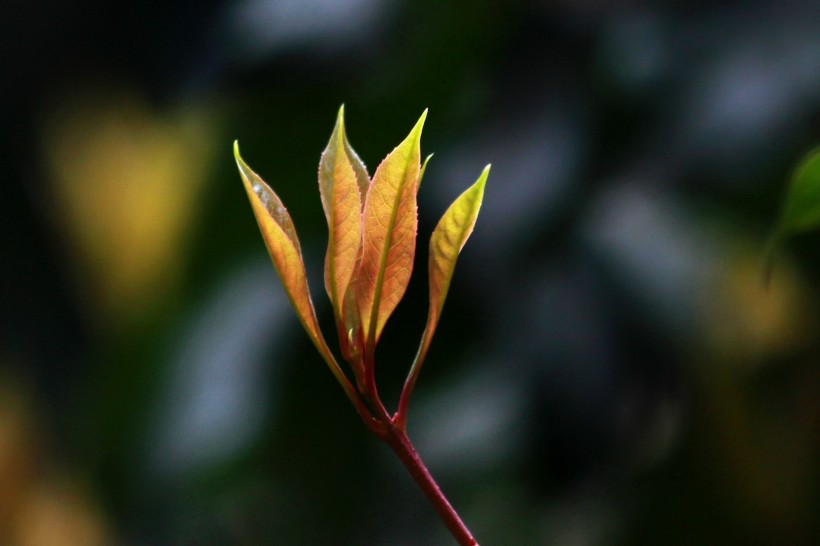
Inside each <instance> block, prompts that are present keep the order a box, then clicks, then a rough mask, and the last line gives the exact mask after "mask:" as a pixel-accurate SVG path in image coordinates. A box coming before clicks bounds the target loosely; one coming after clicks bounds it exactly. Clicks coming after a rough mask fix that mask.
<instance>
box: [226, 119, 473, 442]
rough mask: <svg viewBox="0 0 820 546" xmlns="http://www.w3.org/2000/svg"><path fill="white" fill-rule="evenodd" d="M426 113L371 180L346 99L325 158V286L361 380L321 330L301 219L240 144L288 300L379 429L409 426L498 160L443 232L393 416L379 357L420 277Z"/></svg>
mask: <svg viewBox="0 0 820 546" xmlns="http://www.w3.org/2000/svg"><path fill="white" fill-rule="evenodd" d="M426 117H427V111H425V112H424V113H423V114H422V116H421V118H420V119H419V120H418V122H417V123H416V125H415V126H414V127H413V129H412V130H411V131H410V134H409V135H408V136H407V138H405V140H404V141H403V142H402V143H401V144H399V145H398V146H397V147H396V148H395V149H394V150H393V151H392V152H390V154H388V155H387V157H386V158H385V159H384V160H383V161H382V163H381V164H380V165H379V166H378V168H377V169H376V172H375V173H374V175H373V177H372V178H371V177H370V176H369V175H368V172H367V169H366V167H365V165H364V163H363V162H362V161H361V159H359V156H358V155H357V154H356V152H355V151H354V150H353V148H352V147H351V145H350V143H349V142H348V139H347V133H346V131H345V125H344V106H342V108H340V109H339V114H338V117H337V120H336V126H335V128H334V130H333V134H332V135H331V137H330V141H329V142H328V145H327V148H326V149H325V151H324V152H323V154H322V157H321V160H320V163H319V190H320V194H321V200H322V206H323V208H324V211H325V216H326V217H327V224H328V246H327V255H326V258H325V272H324V273H325V275H324V281H325V282H324V284H325V290H326V291H327V295H328V297H329V298H330V302H331V304H332V306H333V313H334V318H335V322H336V328H337V332H338V340H339V346H340V350H341V355H342V358H343V359H344V361H345V362H347V364H348V365H349V367H350V370H351V372H352V374H353V377H354V378H355V387H354V384H353V383H352V382H351V381H350V380H349V379H348V377H347V375H346V374H345V373H344V372H343V371H342V369H341V367H340V366H339V364H338V363H337V361H336V358H335V357H334V355H333V353H332V352H331V350H330V349H329V348H328V345H327V343H326V341H325V338H324V336H323V335H322V332H321V330H320V329H319V324H318V321H317V319H316V312H315V311H314V308H313V304H312V302H311V298H310V292H309V289H308V285H307V276H306V273H305V265H304V262H303V260H302V254H301V249H300V246H299V239H298V238H297V236H296V230H295V228H294V225H293V221H292V220H291V217H290V215H289V214H288V212H287V210H286V209H285V207H284V205H283V204H282V201H281V200H280V199H279V197H278V196H277V195H276V193H274V191H273V190H272V189H271V188H270V187H269V186H268V185H267V184H266V183H265V182H264V181H263V180H262V179H261V178H260V177H259V175H257V174H256V173H255V172H254V171H252V170H251V169H250V167H248V165H247V164H246V163H245V162H244V161H243V160H242V158H241V156H240V155H239V147H238V143H235V144H234V155H235V157H236V161H237V165H238V166H239V171H240V173H241V175H242V180H243V182H244V185H245V189H246V191H247V194H248V198H249V199H250V202H251V205H252V207H253V211H254V214H255V216H256V220H257V222H258V224H259V227H260V229H261V231H262V236H263V238H264V240H265V244H266V245H267V248H268V252H269V253H270V256H271V258H272V260H273V263H274V265H275V267H276V270H277V272H278V273H279V277H280V278H281V280H282V284H283V285H284V287H285V291H286V292H287V295H288V298H289V299H290V302H291V303H292V304H293V307H294V308H295V309H296V312H297V314H298V316H299V320H300V321H301V323H302V325H303V326H304V328H305V330H306V331H307V333H308V335H309V336H310V339H311V340H312V341H313V343H314V345H315V346H316V348H317V349H318V350H319V353H320V354H321V355H322V357H323V358H324V360H325V361H326V362H327V364H328V366H329V367H330V370H331V372H333V374H334V376H335V377H336V379H337V380H338V381H339V383H340V384H341V386H342V388H343V389H344V390H345V393H346V394H347V396H348V397H349V398H350V400H351V402H353V405H354V406H355V407H356V409H357V411H358V412H359V414H360V415H361V416H362V418H363V419H364V420H365V423H366V424H367V425H368V426H369V427H370V429H371V430H372V431H373V432H374V433H376V434H377V435H379V436H384V435H385V434H386V433H387V430H388V429H389V428H395V427H398V428H399V429H401V430H404V427H405V420H406V414H407V405H408V402H409V399H410V396H411V394H412V391H413V388H414V385H415V382H416V379H417V377H418V374H419V370H420V368H421V365H422V362H423V361H424V358H425V356H426V354H427V350H428V348H429V346H430V342H431V340H432V337H433V334H434V332H435V330H436V326H437V324H438V321H439V317H440V316H441V311H442V308H443V306H444V301H445V298H446V297H447V292H448V289H449V287H450V281H451V279H452V277H453V272H454V270H455V265H456V260H457V258H458V254H459V252H460V251H461V248H462V247H463V246H464V243H465V242H466V241H467V238H468V237H469V236H470V234H471V233H472V230H473V227H474V225H475V221H476V217H477V215H478V211H479V208H480V206H481V202H482V198H483V195H484V186H485V183H486V180H487V176H488V174H489V165H488V166H487V167H486V168H485V169H484V171H483V172H482V173H481V175H480V176H479V178H478V180H477V181H476V182H475V183H474V184H473V185H472V186H470V187H469V188H468V189H467V190H466V191H465V192H464V193H462V194H461V195H460V196H459V197H458V198H457V199H456V200H455V202H454V203H453V204H452V205H451V206H450V207H449V209H448V210H447V211H446V212H445V213H444V216H443V217H442V218H441V220H440V221H439V223H438V225H437V226H436V228H435V230H434V231H433V234H432V237H431V239H430V251H429V265H428V270H429V271H428V273H429V288H430V301H429V306H430V307H429V313H428V318H427V325H426V328H425V330H424V333H423V334H422V339H421V343H420V346H419V349H418V353H417V355H416V358H415V360H414V362H413V364H412V366H411V368H410V372H409V374H408V377H407V380H406V382H405V386H404V389H403V391H402V395H401V399H400V401H399V406H398V410H397V411H396V412H395V414H394V415H392V416H389V415H388V414H387V412H386V410H385V408H384V405H383V404H382V402H381V400H380V399H379V396H378V393H377V389H376V384H375V375H374V355H375V349H376V346H377V344H378V342H379V338H380V336H381V334H382V331H383V329H384V326H385V323H386V322H387V320H388V319H389V318H390V315H391V314H392V313H393V311H394V310H395V309H396V306H397V305H398V303H399V301H400V300H401V298H402V297H403V296H404V293H405V291H406V289H407V285H408V283H409V281H410V274H411V271H412V267H413V257H414V254H415V250H416V233H417V227H418V212H417V198H416V196H417V192H418V189H419V185H420V183H421V180H422V177H423V175H424V171H425V168H426V166H427V161H428V160H429V159H430V157H427V159H426V160H425V161H424V164H423V165H422V164H421V152H420V139H421V132H422V127H423V125H424V121H425V118H426Z"/></svg>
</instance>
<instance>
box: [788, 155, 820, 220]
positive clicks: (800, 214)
mask: <svg viewBox="0 0 820 546" xmlns="http://www.w3.org/2000/svg"><path fill="white" fill-rule="evenodd" d="M783 205H784V206H783V213H782V216H781V218H780V224H779V226H778V231H779V232H780V233H781V234H782V235H783V236H789V235H794V234H796V233H800V232H803V231H808V230H811V229H815V228H817V227H820V148H816V149H814V150H813V151H812V152H810V153H809V154H808V155H807V156H806V157H804V158H803V160H802V161H801V162H800V165H799V166H798V167H797V170H796V171H795V173H794V175H793V177H792V181H791V185H790V186H789V192H788V194H787V196H786V201H785V203H784V204H783Z"/></svg>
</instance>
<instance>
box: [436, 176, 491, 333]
mask: <svg viewBox="0 0 820 546" xmlns="http://www.w3.org/2000/svg"><path fill="white" fill-rule="evenodd" d="M489 174H490V166H489V165H487V166H486V167H484V170H483V171H482V172H481V175H480V176H479V177H478V180H476V181H475V183H474V184H473V185H472V186H470V187H469V188H467V190H466V191H464V193H462V194H461V195H460V196H458V198H457V199H456V200H455V201H453V204H452V205H450V208H448V209H447V211H446V212H445V213H444V216H442V217H441V220H439V222H438V225H436V229H434V230H433V235H432V236H431V237H430V255H429V258H428V273H429V275H430V310H429V312H428V317H427V330H428V331H429V334H428V337H432V335H433V331H434V330H435V328H436V326H437V325H438V320H439V317H440V316H441V310H442V308H443V307H444V300H445V299H446V298H447V292H448V291H449V290H450V281H452V279H453V273H454V272H455V270H456V261H457V260H458V255H459V253H460V252H461V249H462V248H464V244H465V243H466V242H467V239H468V238H469V237H470V234H471V233H472V232H473V228H474V227H475V222H476V218H478V211H479V209H480V208H481V202H482V200H483V199H484V186H485V184H486V183H487V176H489ZM428 343H429V341H428Z"/></svg>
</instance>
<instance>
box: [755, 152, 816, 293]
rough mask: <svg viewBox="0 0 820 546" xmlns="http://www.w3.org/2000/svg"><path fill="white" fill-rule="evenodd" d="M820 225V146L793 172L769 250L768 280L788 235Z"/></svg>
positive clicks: (766, 273) (765, 276) (767, 261)
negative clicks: (775, 259)
mask: <svg viewBox="0 0 820 546" xmlns="http://www.w3.org/2000/svg"><path fill="white" fill-rule="evenodd" d="M818 227H820V148H815V149H814V150H812V151H811V152H809V154H808V155H807V156H806V157H805V158H803V160H802V161H801V162H800V164H799V165H798V167H797V169H796V170H795V172H794V175H792V180H791V184H790V185H789V189H788V193H787V194H786V200H785V202H784V203H783V210H782V212H781V214H780V219H779V220H778V223H777V224H776V226H775V229H774V232H773V233H772V235H771V237H770V239H769V243H768V248H767V251H766V254H767V256H766V262H765V265H764V279H765V280H768V278H769V276H770V274H771V269H772V266H773V262H774V257H775V254H776V252H777V250H778V249H779V247H780V245H782V244H783V241H785V240H786V239H787V238H788V237H790V236H792V235H796V234H798V233H801V232H804V231H809V230H811V229H815V228H818Z"/></svg>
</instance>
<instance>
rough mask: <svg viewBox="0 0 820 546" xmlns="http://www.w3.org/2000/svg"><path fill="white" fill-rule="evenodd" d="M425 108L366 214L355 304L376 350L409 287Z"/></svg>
mask: <svg viewBox="0 0 820 546" xmlns="http://www.w3.org/2000/svg"><path fill="white" fill-rule="evenodd" d="M426 117H427V110H425V111H424V113H423V114H422V115H421V118H420V119H419V121H418V122H417V123H416V125H415V127H413V129H412V130H411V131H410V134H409V135H408V136H407V138H406V139H405V140H404V142H402V143H401V144H399V145H398V146H397V147H396V149H394V150H393V151H392V152H390V154H389V155H388V156H387V157H386V158H385V159H384V161H382V163H381V164H380V165H379V167H378V168H377V169H376V173H375V174H374V175H373V181H372V182H371V184H370V189H369V190H368V192H367V198H366V200H365V205H364V213H363V233H364V235H363V246H362V263H361V269H360V271H359V275H358V279H357V303H358V307H359V312H360V314H361V324H362V328H363V331H364V333H365V340H366V347H367V348H368V349H369V350H370V351H372V350H373V348H374V347H375V346H376V343H377V341H378V338H379V336H380V335H381V332H382V329H383V328H384V324H385V322H386V321H387V319H388V318H389V317H390V315H391V314H392V313H393V311H394V310H395V308H396V306H397V305H398V303H399V300H400V299H401V298H402V296H403V295H404V292H405V290H406V289H407V284H408V282H409V281H410V273H411V272H412V270H413V255H414V254H415V251H416V229H417V226H418V214H417V205H416V190H417V187H418V176H419V168H420V165H419V159H420V155H421V152H420V145H419V142H420V139H421V130H422V127H423V126H424V120H425V118H426Z"/></svg>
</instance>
